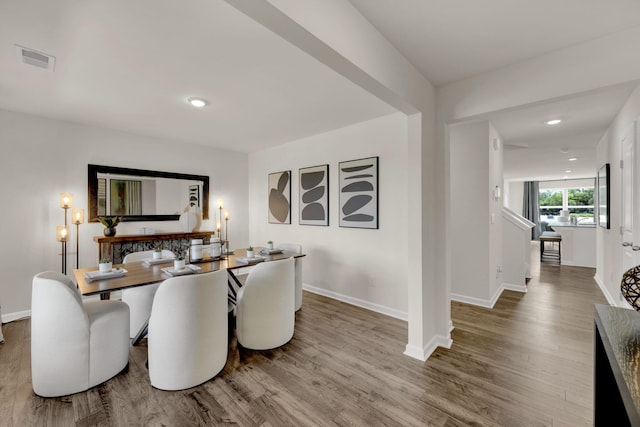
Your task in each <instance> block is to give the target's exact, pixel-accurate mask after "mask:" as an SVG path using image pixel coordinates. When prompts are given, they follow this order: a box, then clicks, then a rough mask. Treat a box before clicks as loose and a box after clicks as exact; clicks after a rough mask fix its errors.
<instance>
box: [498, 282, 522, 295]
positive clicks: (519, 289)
mask: <svg viewBox="0 0 640 427" xmlns="http://www.w3.org/2000/svg"><path fill="white" fill-rule="evenodd" d="M502 287H503V288H504V290H505V291H514V292H522V293H525V294H526V293H527V285H514V284H513V283H502Z"/></svg>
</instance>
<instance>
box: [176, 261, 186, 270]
mask: <svg viewBox="0 0 640 427" xmlns="http://www.w3.org/2000/svg"><path fill="white" fill-rule="evenodd" d="M184 265H185V262H184V260H183V259H177V260H175V261H173V269H174V270H182V269H183V268H184Z"/></svg>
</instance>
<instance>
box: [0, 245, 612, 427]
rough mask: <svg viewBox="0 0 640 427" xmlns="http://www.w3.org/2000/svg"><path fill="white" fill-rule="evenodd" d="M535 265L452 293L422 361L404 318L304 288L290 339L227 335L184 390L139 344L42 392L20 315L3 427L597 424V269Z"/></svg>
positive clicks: (2, 361)
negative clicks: (456, 295) (499, 284)
mask: <svg viewBox="0 0 640 427" xmlns="http://www.w3.org/2000/svg"><path fill="white" fill-rule="evenodd" d="M532 257H533V258H534V260H535V259H536V258H537V254H536V253H534V254H532ZM533 270H534V278H533V279H532V280H531V281H530V283H529V292H528V293H526V294H522V293H517V292H510V291H506V292H504V293H503V295H502V297H501V298H500V299H499V301H498V303H497V304H496V306H495V308H493V309H484V308H479V307H474V306H470V305H465V304H461V303H455V302H454V303H452V318H453V323H454V327H455V329H454V331H453V333H452V337H453V341H454V343H453V346H452V348H451V349H450V350H446V349H438V350H437V351H436V352H435V353H434V354H433V355H432V356H431V358H430V359H429V360H428V361H427V362H425V363H422V362H420V361H417V360H414V359H411V358H409V357H407V356H404V355H403V354H402V352H403V351H404V348H405V345H406V337H407V326H406V323H405V322H403V321H400V320H396V319H393V318H389V317H386V316H383V315H380V314H377V313H373V312H370V311H367V310H364V309H360V308H357V307H353V306H350V305H347V304H344V303H341V302H337V301H334V300H331V299H328V298H325V297H321V296H318V295H314V294H310V293H305V294H304V305H303V308H302V310H301V311H300V312H298V314H297V315H296V331H295V335H294V338H293V340H292V341H291V342H290V343H289V344H287V345H285V346H283V347H282V348H279V349H276V350H271V351H261V352H258V351H250V350H246V349H242V348H238V346H237V342H236V339H235V337H234V336H232V337H231V338H230V349H229V358H228V362H227V365H226V367H225V368H224V370H223V371H222V372H221V373H220V374H219V375H218V376H217V377H216V378H215V379H213V380H211V381H209V382H207V383H205V384H203V385H201V386H198V387H195V388H192V389H189V390H184V391H180V392H165V391H160V390H156V389H154V388H152V387H151V386H150V385H149V379H148V373H147V370H146V368H145V361H146V357H147V349H146V340H145V341H143V342H142V345H140V346H137V347H133V348H132V349H131V353H130V363H129V370H128V372H126V373H123V374H120V375H119V376H117V377H115V378H113V379H112V380H110V381H108V382H106V383H105V384H102V385H100V386H98V387H95V388H93V389H91V390H89V391H88V392H85V393H78V394H75V395H71V396H67V397H63V398H53V399H43V398H40V397H37V396H35V395H34V394H33V390H32V389H31V378H30V336H29V335H30V323H29V320H28V319H27V320H22V321H16V322H13V323H10V324H6V325H4V326H3V331H4V335H5V339H6V343H5V344H3V345H0V425H1V426H74V425H76V426H200V425H237V426H289V425H291V426H336V425H338V426H424V425H427V426H450V427H453V426H468V425H475V426H518V427H520V426H588V425H592V412H593V411H592V394H593V360H592V359H593V317H594V313H595V310H594V308H593V304H594V303H605V299H604V297H603V296H602V294H601V292H600V290H599V289H598V287H597V285H596V283H595V282H594V280H593V275H594V273H595V270H593V269H588V268H579V267H567V266H558V265H554V264H548V263H543V265H542V266H540V265H539V263H537V262H534V266H533Z"/></svg>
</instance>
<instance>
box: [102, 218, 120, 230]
mask: <svg viewBox="0 0 640 427" xmlns="http://www.w3.org/2000/svg"><path fill="white" fill-rule="evenodd" d="M98 221H100V223H101V224H102V225H104V226H105V227H106V228H113V227H115V226H117V225H118V224H120V221H122V217H121V216H99V217H98Z"/></svg>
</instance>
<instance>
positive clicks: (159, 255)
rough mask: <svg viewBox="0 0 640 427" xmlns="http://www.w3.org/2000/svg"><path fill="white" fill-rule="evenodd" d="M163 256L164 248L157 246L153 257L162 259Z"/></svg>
mask: <svg viewBox="0 0 640 427" xmlns="http://www.w3.org/2000/svg"><path fill="white" fill-rule="evenodd" d="M161 258H162V248H161V247H160V246H156V247H155V249H154V250H153V259H161Z"/></svg>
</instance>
